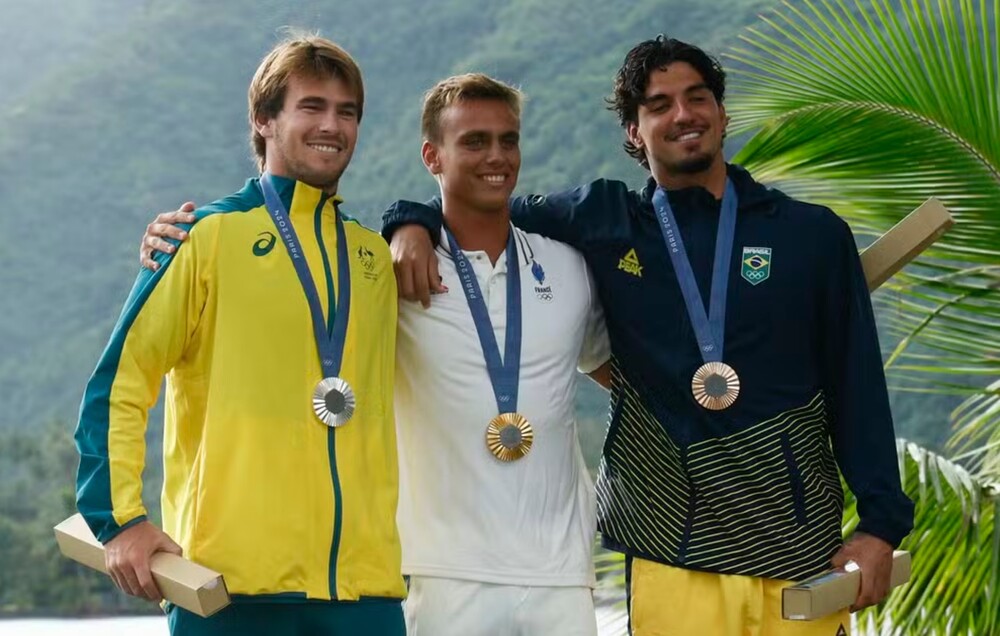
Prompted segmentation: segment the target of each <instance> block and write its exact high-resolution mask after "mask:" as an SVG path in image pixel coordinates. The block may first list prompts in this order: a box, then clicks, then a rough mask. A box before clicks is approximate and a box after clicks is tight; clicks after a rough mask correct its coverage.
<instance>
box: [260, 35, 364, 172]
mask: <svg viewBox="0 0 1000 636" xmlns="http://www.w3.org/2000/svg"><path fill="white" fill-rule="evenodd" d="M292 76H304V77H309V78H316V79H326V78H331V77H336V78H338V79H341V80H343V81H344V83H345V84H347V87H348V88H349V89H350V90H351V91H352V92H353V93H354V95H355V97H356V98H357V102H358V104H357V105H358V121H361V113H362V111H363V110H364V105H365V86H364V82H363V81H362V80H361V69H360V68H358V64H357V62H355V61H354V58H352V57H351V56H350V54H349V53H348V52H347V51H345V50H344V49H342V48H340V47H339V46H337V45H336V44H334V43H333V42H331V41H330V40H327V39H325V38H321V37H319V36H317V35H294V36H290V37H289V38H288V39H286V40H284V41H282V42H280V43H278V44H277V45H276V46H275V47H274V48H273V49H271V52H270V53H268V54H267V56H266V57H264V60H263V61H262V62H261V63H260V66H258V67H257V72H256V73H254V76H253V80H252V81H251V82H250V90H249V91H248V93H247V102H248V110H249V117H250V145H251V147H252V149H253V152H254V155H256V157H257V166H258V168H259V169H260V170H261V171H263V170H264V163H265V144H264V138H263V137H262V136H261V135H260V133H259V132H257V127H256V125H255V123H256V121H257V118H259V117H267V118H273V117H277V115H278V113H280V112H281V109H282V107H283V106H284V103H285V93H286V92H287V90H288V82H289V80H290V78H291V77H292Z"/></svg>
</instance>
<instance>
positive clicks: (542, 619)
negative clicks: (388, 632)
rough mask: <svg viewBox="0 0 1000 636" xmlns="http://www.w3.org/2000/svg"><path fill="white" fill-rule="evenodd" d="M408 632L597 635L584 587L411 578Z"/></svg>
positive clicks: (419, 635) (425, 635)
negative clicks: (495, 583)
mask: <svg viewBox="0 0 1000 636" xmlns="http://www.w3.org/2000/svg"><path fill="white" fill-rule="evenodd" d="M403 612H404V614H405V615H406V633H407V635H408V636H597V619H596V617H595V615H594V595H593V590H591V589H590V588H589V587H536V586H520V585H494V584H492V583H478V582H475V581H463V580H459V579H443V578H434V577H423V576H412V577H410V593H409V595H408V596H407V598H406V602H405V603H404V605H403Z"/></svg>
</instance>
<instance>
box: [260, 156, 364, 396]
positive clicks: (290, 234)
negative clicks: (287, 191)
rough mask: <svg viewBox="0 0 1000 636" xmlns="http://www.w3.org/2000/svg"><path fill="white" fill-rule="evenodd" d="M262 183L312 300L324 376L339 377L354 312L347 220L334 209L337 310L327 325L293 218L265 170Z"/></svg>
mask: <svg viewBox="0 0 1000 636" xmlns="http://www.w3.org/2000/svg"><path fill="white" fill-rule="evenodd" d="M260 187H261V190H263V192H264V202H265V203H266V204H267V211H268V213H269V214H270V215H271V219H273V220H274V225H275V226H276V227H277V228H278V234H280V235H281V241H282V242H283V243H284V244H285V249H286V250H287V251H288V256H289V257H290V258H291V259H292V265H293V266H294V267H295V273H296V274H298V276H299V283H300V284H301V285H302V291H303V292H304V293H305V295H306V301H307V302H308V303H309V311H310V313H311V314H312V323H313V333H314V335H315V336H316V347H317V349H319V361H320V365H322V367H323V377H326V378H330V377H336V376H337V375H338V374H339V373H340V365H341V362H342V361H343V358H344V341H345V340H346V339H347V320H348V317H349V316H350V313H351V264H350V261H349V260H348V257H347V238H346V233H345V232H344V221H343V219H341V218H340V211H339V210H335V212H336V214H335V217H336V222H337V287H338V289H337V298H336V311H335V317H334V321H333V325H332V327H328V326H327V323H326V319H325V318H324V317H323V306H322V305H321V304H320V301H319V294H318V293H317V292H316V283H314V282H313V277H312V274H311V273H310V272H309V265H308V263H306V255H305V254H304V253H303V252H302V247H301V243H300V242H299V238H298V236H297V235H296V234H295V228H294V227H292V221H291V219H289V218H288V210H286V209H285V204H284V203H282V201H281V197H279V196H278V192H277V190H276V189H275V187H274V183H273V181H272V176H271V174H270V173H268V172H265V173H264V174H262V175H261V177H260ZM329 303H330V304H331V305H333V304H334V299H333V298H330V299H329Z"/></svg>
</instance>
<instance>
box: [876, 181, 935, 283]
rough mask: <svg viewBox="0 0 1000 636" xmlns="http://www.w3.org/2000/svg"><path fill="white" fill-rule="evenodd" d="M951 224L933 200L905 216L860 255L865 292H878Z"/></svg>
mask: <svg viewBox="0 0 1000 636" xmlns="http://www.w3.org/2000/svg"><path fill="white" fill-rule="evenodd" d="M954 224H955V220H954V219H953V218H952V217H951V214H950V213H949V212H948V209H947V208H945V207H944V206H943V205H942V204H941V202H940V201H938V200H937V199H934V198H930V199H927V201H925V202H924V203H923V205H921V206H920V207H919V208H917V209H916V210H914V211H913V212H910V213H909V214H908V215H906V218H904V219H903V220H902V221H900V222H899V223H897V224H896V225H894V226H893V227H892V229H890V230H889V231H888V232H886V233H885V234H883V235H882V236H881V237H879V239H878V240H877V241H875V242H874V243H872V244H871V245H870V246H869V247H868V249H866V250H865V251H864V252H862V253H861V266H862V267H863V268H864V270H865V280H867V281H868V291H875V290H876V289H878V287H879V286H880V285H881V284H882V283H884V282H885V281H887V280H889V278H891V277H892V275H893V274H895V273H896V272H898V271H899V270H901V269H903V266H904V265H906V264H907V263H909V262H910V261H912V260H913V259H914V258H915V257H916V256H917V255H918V254H920V252H922V251H924V250H925V249H927V247H928V246H930V245H931V244H932V243H933V242H934V241H936V240H938V238H940V237H941V235H942V234H944V233H945V232H946V231H948V228H950V227H951V226H952V225H954Z"/></svg>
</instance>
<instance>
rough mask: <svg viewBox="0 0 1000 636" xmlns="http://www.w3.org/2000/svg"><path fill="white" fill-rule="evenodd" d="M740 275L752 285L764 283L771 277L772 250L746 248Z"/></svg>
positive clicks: (767, 248)
mask: <svg viewBox="0 0 1000 636" xmlns="http://www.w3.org/2000/svg"><path fill="white" fill-rule="evenodd" d="M742 260H743V266H742V267H741V268H740V274H742V275H743V280H745V281H746V282H748V283H750V284H751V285H757V284H759V283H763V282H764V281H765V280H767V279H768V278H769V277H770V276H771V248H770V247H744V248H743V259H742Z"/></svg>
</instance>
